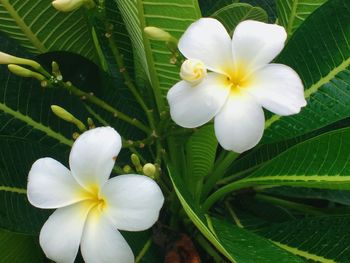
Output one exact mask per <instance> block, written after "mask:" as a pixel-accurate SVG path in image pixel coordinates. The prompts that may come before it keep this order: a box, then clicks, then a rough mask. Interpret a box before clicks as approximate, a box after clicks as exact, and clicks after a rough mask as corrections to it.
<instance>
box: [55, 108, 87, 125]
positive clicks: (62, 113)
mask: <svg viewBox="0 0 350 263" xmlns="http://www.w3.org/2000/svg"><path fill="white" fill-rule="evenodd" d="M51 110H52V112H53V113H54V114H55V115H56V116H57V117H59V118H61V119H62V120H65V121H67V122H70V123H73V124H75V125H76V126H77V127H78V129H79V130H80V131H85V130H86V127H85V125H84V123H82V122H81V121H80V120H78V119H77V118H75V117H74V116H73V115H72V114H71V113H69V112H68V111H66V110H65V109H63V108H62V107H60V106H57V105H51Z"/></svg>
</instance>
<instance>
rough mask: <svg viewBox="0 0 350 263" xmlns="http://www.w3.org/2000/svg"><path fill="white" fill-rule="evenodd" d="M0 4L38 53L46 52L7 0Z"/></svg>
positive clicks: (0, 1)
mask: <svg viewBox="0 0 350 263" xmlns="http://www.w3.org/2000/svg"><path fill="white" fill-rule="evenodd" d="M0 3H1V4H2V5H3V7H4V8H5V9H6V10H7V12H8V13H9V15H10V16H11V17H12V18H13V20H14V21H15V23H16V24H17V25H18V27H19V28H20V29H21V30H22V32H23V33H24V34H25V35H26V36H27V38H28V39H29V40H30V42H31V43H32V44H33V46H34V47H35V48H37V49H38V51H40V52H42V53H44V52H47V51H48V49H47V48H46V47H45V46H44V45H43V43H41V41H40V40H39V39H38V38H37V36H36V35H35V34H34V33H33V31H32V30H31V29H30V28H29V27H28V26H27V25H26V23H25V22H24V21H23V20H22V18H21V17H20V16H19V14H18V13H17V12H16V10H15V9H14V8H13V6H12V5H11V4H10V2H9V0H0Z"/></svg>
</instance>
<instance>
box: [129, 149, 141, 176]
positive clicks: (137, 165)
mask: <svg viewBox="0 0 350 263" xmlns="http://www.w3.org/2000/svg"><path fill="white" fill-rule="evenodd" d="M131 162H132V164H133V165H134V166H135V169H136V171H137V172H139V173H140V172H142V165H141V162H140V158H139V157H138V156H137V155H136V154H134V153H133V154H132V155H131Z"/></svg>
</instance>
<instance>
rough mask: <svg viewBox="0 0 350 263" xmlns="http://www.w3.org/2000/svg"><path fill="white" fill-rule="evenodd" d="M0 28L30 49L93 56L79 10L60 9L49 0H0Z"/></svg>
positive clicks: (85, 23) (84, 23) (90, 41)
mask: <svg viewBox="0 0 350 263" xmlns="http://www.w3.org/2000/svg"><path fill="white" fill-rule="evenodd" d="M0 31H2V32H5V33H6V34H8V35H9V36H10V37H11V38H13V39H15V40H17V41H18V43H20V44H21V45H22V46H23V47H25V48H27V49H28V51H30V52H32V53H45V52H47V51H57V50H60V51H71V52H74V53H77V54H80V55H82V56H85V57H87V58H89V59H94V58H95V51H94V45H93V42H92V38H91V34H90V29H89V27H88V23H87V20H86V19H85V17H84V14H83V12H82V10H78V11H75V12H70V13H61V12H58V11H56V10H55V9H54V8H53V7H52V4H51V1H35V2H33V1H31V0H22V1H16V0H1V1H0Z"/></svg>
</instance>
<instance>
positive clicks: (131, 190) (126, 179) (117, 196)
mask: <svg viewBox="0 0 350 263" xmlns="http://www.w3.org/2000/svg"><path fill="white" fill-rule="evenodd" d="M101 195H102V196H103V197H104V198H105V200H108V203H107V206H106V208H105V209H104V212H105V213H106V215H107V216H108V218H110V219H111V220H112V221H113V223H114V225H115V226H116V227H117V228H118V229H121V230H128V231H140V230H145V229H147V228H150V227H151V226H152V225H153V224H154V223H155V222H156V221H157V219H158V216H159V211H160V209H161V207H162V205H163V203H164V197H163V194H162V191H161V190H160V188H159V186H158V185H157V184H156V182H155V181H154V180H152V179H150V178H148V177H146V176H142V175H133V174H128V175H120V176H117V177H114V178H112V179H110V180H108V182H107V183H106V184H105V185H104V187H103V188H102V191H101Z"/></svg>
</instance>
